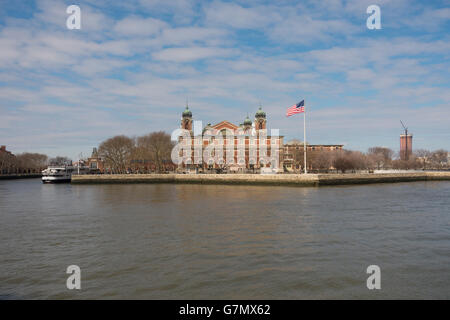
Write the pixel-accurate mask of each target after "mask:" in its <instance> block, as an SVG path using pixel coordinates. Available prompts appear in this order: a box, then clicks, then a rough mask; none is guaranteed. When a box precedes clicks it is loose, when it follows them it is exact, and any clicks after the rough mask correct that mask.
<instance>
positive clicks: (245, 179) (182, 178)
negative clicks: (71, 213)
mask: <svg viewBox="0 0 450 320" xmlns="http://www.w3.org/2000/svg"><path fill="white" fill-rule="evenodd" d="M432 180H450V172H412V173H386V174H306V175H305V174H273V175H272V174H271V175H260V174H123V175H120V174H117V175H108V174H106V175H80V176H78V175H74V176H73V177H72V183H75V184H105V183H117V184H118V183H185V184H187V183H195V184H234V185H235V184H241V185H291V186H326V185H345V184H368V183H393V182H411V181H432Z"/></svg>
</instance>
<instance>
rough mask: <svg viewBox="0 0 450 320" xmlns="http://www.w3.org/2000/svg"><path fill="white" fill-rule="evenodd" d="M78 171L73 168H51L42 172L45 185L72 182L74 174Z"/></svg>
mask: <svg viewBox="0 0 450 320" xmlns="http://www.w3.org/2000/svg"><path fill="white" fill-rule="evenodd" d="M75 170H77V168H75V167H73V166H49V167H48V168H47V169H45V170H43V171H42V182H43V183H57V182H70V180H71V179H72V173H73V172H74V171H75Z"/></svg>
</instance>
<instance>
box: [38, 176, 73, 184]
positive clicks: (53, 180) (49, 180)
mask: <svg viewBox="0 0 450 320" xmlns="http://www.w3.org/2000/svg"><path fill="white" fill-rule="evenodd" d="M70 180H71V179H70V178H67V177H64V178H63V177H42V183H69V182H70Z"/></svg>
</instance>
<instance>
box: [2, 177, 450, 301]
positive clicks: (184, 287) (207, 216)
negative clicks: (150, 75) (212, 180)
mask: <svg viewBox="0 0 450 320" xmlns="http://www.w3.org/2000/svg"><path fill="white" fill-rule="evenodd" d="M69 265H78V266H79V267H80V269H81V290H68V289H67V288H66V279H67V277H68V276H69V275H68V274H66V268H67V266H69ZM369 265H378V266H379V267H380V269H381V290H368V289H367V286H366V280H367V278H368V277H369V274H367V273H366V268H367V267H368V266H369ZM0 298H2V299H119V298H125V299H129V298H135V299H340V298H343V299H397V298H412V299H429V298H438V299H450V182H444V181H442V182H413V183H397V184H376V185H364V186H342V187H337V186H334V187H320V188H298V187H267V186H219V185H174V184H156V185H151V184H147V185H146V184H128V185H70V184H59V185H43V184H42V183H41V182H40V180H38V179H31V180H12V181H0Z"/></svg>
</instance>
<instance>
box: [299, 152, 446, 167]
mask: <svg viewBox="0 0 450 320" xmlns="http://www.w3.org/2000/svg"><path fill="white" fill-rule="evenodd" d="M306 156H307V159H306V162H307V165H308V169H309V170H310V171H318V172H329V171H330V170H333V169H334V170H336V171H340V172H343V173H345V172H355V171H359V170H368V171H373V170H387V169H394V170H408V169H416V170H417V169H422V170H429V169H436V170H439V169H440V170H442V169H450V162H449V161H448V151H447V150H443V149H439V150H435V151H429V150H424V149H418V150H415V151H414V152H413V153H412V154H411V155H410V156H409V159H408V160H403V159H401V158H400V155H399V154H398V153H395V152H394V151H393V150H392V149H389V148H385V147H372V148H369V149H368V151H367V152H366V153H363V152H360V151H352V150H334V151H324V150H320V151H308V152H307V153H306ZM293 159H294V165H295V166H296V167H297V168H303V166H304V160H303V159H304V156H303V150H302V149H300V150H296V151H295V152H294V154H293Z"/></svg>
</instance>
